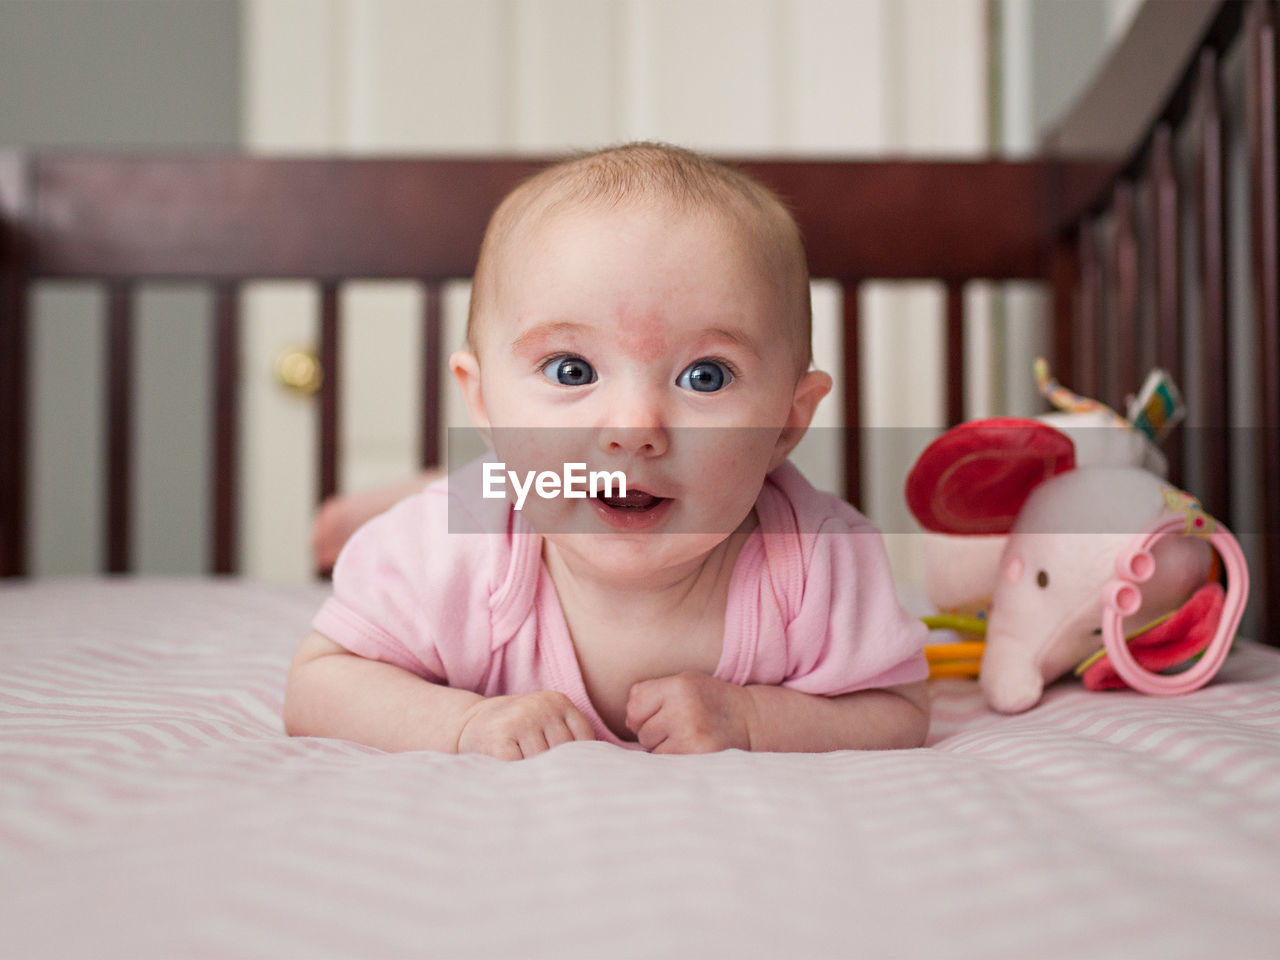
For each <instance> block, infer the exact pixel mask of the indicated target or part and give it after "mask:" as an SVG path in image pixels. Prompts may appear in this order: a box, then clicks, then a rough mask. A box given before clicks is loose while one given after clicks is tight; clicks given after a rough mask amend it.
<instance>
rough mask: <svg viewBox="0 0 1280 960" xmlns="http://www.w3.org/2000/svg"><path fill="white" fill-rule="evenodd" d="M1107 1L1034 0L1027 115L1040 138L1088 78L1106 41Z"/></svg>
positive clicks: (1072, 100) (1079, 91)
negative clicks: (1029, 108)
mask: <svg viewBox="0 0 1280 960" xmlns="http://www.w3.org/2000/svg"><path fill="white" fill-rule="evenodd" d="M1107 26H1108V3H1107V0H1033V2H1032V5H1031V57H1032V61H1031V63H1032V69H1031V114H1032V124H1033V126H1034V128H1035V131H1036V139H1037V140H1039V139H1040V138H1041V137H1042V136H1043V135H1044V133H1045V132H1046V130H1047V129H1048V128H1049V127H1051V126H1052V125H1053V123H1054V122H1055V121H1057V120H1058V118H1060V117H1061V116H1062V115H1063V113H1065V112H1066V111H1067V110H1068V109H1070V107H1071V105H1072V104H1073V103H1074V102H1075V99H1076V97H1077V96H1078V95H1079V94H1080V93H1081V92H1082V89H1083V87H1084V84H1085V82H1086V81H1087V80H1088V79H1089V78H1090V77H1091V76H1092V75H1093V73H1094V71H1095V70H1096V69H1097V67H1098V65H1099V63H1101V61H1102V57H1103V54H1104V53H1105V52H1106V49H1107V45H1108V41H1109V37H1108V30H1107Z"/></svg>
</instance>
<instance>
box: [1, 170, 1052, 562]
mask: <svg viewBox="0 0 1280 960" xmlns="http://www.w3.org/2000/svg"><path fill="white" fill-rule="evenodd" d="M3 162H4V164H5V169H7V170H8V171H9V176H8V177H7V179H6V181H5V182H6V183H7V184H8V186H7V187H6V190H5V199H4V201H3V202H4V204H5V207H4V214H5V225H4V226H5V237H6V239H5V244H6V246H5V251H6V252H5V258H4V267H3V270H4V278H5V279H4V281H3V283H4V284H5V286H4V289H5V290H6V291H7V293H6V300H5V301H4V303H5V307H4V312H3V316H0V329H3V334H2V335H3V337H4V338H5V341H4V342H5V343H6V345H11V347H12V349H6V356H7V357H10V358H12V364H13V366H14V367H15V370H14V374H15V375H14V376H13V377H12V378H11V377H8V376H6V379H5V384H6V387H5V390H6V396H5V397H4V401H5V410H6V413H5V415H4V419H3V430H4V435H3V442H4V447H5V448H6V449H10V450H14V451H16V453H15V455H14V456H13V457H12V458H6V461H5V465H4V467H3V469H0V473H2V474H3V476H4V479H3V483H4V484H5V487H4V489H5V492H6V494H5V504H6V507H5V516H4V523H5V525H4V528H3V529H4V531H5V532H4V538H3V547H4V556H3V560H2V563H3V568H2V569H3V571H4V572H5V573H6V574H9V575H16V574H21V573H22V572H24V571H25V569H26V558H25V530H24V526H23V524H24V519H23V518H24V516H25V507H24V504H25V502H26V490H25V483H26V480H25V476H26V468H25V465H24V459H25V450H26V429H27V428H26V417H27V412H26V386H25V381H24V380H23V376H25V372H24V371H21V370H18V369H17V368H18V367H22V366H23V364H22V363H21V361H20V359H19V358H22V357H23V356H24V355H25V350H26V346H25V338H26V326H27V320H26V297H27V291H28V290H29V288H30V286H31V285H32V284H33V283H35V282H37V281H41V280H58V279H61V280H71V279H74V280H90V281H95V282H98V283H101V284H103V285H104V286H105V287H106V289H107V291H108V295H107V329H108V351H107V360H106V363H107V377H106V383H107V387H106V392H107V395H106V398H105V404H104V408H105V411H106V430H107V436H108V438H109V442H108V444H107V447H108V461H107V471H106V474H107V476H106V482H105V490H104V502H105V515H106V525H107V530H106V535H105V538H104V539H105V544H106V556H105V558H104V568H105V570H106V571H108V572H123V571H127V570H129V569H130V568H131V565H132V564H131V560H132V558H131V550H130V543H129V540H130V534H129V531H130V529H131V526H132V518H131V515H130V514H131V504H132V502H133V494H132V489H133V479H132V477H131V473H130V464H131V455H132V450H131V440H130V438H131V436H132V428H131V420H132V410H133V396H132V389H133V388H132V382H133V376H132V362H131V357H132V355H133V350H134V346H133V341H134V335H133V328H134V310H133V305H134V300H135V295H134V294H135V290H136V288H137V287H138V285H140V284H142V283H144V282H157V281H161V282H163V281H183V282H190V281H196V282H201V283H206V284H208V285H210V286H211V287H212V289H213V291H214V304H215V306H214V312H215V322H214V330H215V334H214V344H213V348H212V355H213V357H214V366H215V375H214V383H215V387H214V395H215V402H214V404H213V408H214V413H213V417H214V424H213V427H212V431H211V435H212V437H213V440H212V443H213V448H214V449H213V463H214V465H215V481H214V487H213V493H212V503H211V507H210V531H211V533H210V540H211V544H212V548H211V550H212V557H211V560H210V569H211V570H212V571H214V572H218V573H226V572H233V571H234V569H235V556H236V541H235V536H236V531H237V529H238V511H237V506H236V493H235V484H234V477H235V476H236V450H237V446H238V433H237V429H238V427H237V424H238V405H237V397H236V393H235V389H236V382H237V379H238V370H237V356H238V352H239V342H240V330H239V327H240V322H241V321H240V318H239V315H238V302H239V298H238V293H239V290H240V288H241V287H242V286H243V285H244V284H245V283H246V282H248V281H250V280H255V279H299V278H301V279H307V280H310V281H312V282H314V283H315V284H316V285H317V286H318V288H319V291H320V304H321V308H320V335H319V353H320V361H321V365H322V367H323V369H324V370H325V377H324V380H323V385H322V387H321V389H320V391H319V394H318V404H319V410H320V415H319V418H318V424H319V427H318V433H319V435H318V437H317V448H318V462H319V471H320V478H319V487H318V489H319V493H320V496H321V497H322V498H323V497H325V496H327V495H329V494H330V493H332V492H334V490H335V489H336V486H337V464H338V458H339V451H338V427H339V424H338V409H339V392H340V390H341V389H342V376H341V370H340V367H339V338H340V336H341V331H342V328H343V318H342V317H341V315H340V299H339V295H338V294H339V290H340V288H341V285H342V284H343V283H345V282H348V281H352V280H362V279H411V280H416V281H418V282H420V283H421V284H422V285H423V286H424V288H425V291H426V296H425V298H424V303H425V308H424V315H423V317H422V324H423V332H424V338H423V339H424V343H425V354H426V355H425V357H424V363H423V369H424V371H425V374H424V375H425V377H426V378H427V383H426V384H425V385H424V391H423V394H424V410H423V413H422V424H423V435H422V441H421V448H422V450H423V460H424V462H425V463H428V464H429V463H431V462H432V460H433V457H434V455H435V451H436V450H437V449H438V447H439V443H438V440H439V415H438V407H439V391H440V384H439V369H440V353H439V352H440V287H441V284H442V283H443V282H444V281H446V280H448V279H450V278H457V277H466V276H468V275H469V274H470V272H471V269H472V267H473V265H474V262H475V257H476V252H477V249H478V247H479V242H480V238H481V236H482V234H483V229H484V226H485V223H486V222H487V219H488V215H489V213H490V212H491V210H492V208H493V207H494V206H495V205H496V204H497V202H498V201H499V200H500V199H501V197H502V196H503V195H504V194H505V193H506V192H507V191H508V190H509V189H510V188H511V187H512V186H513V185H514V184H515V183H517V182H518V181H519V180H520V179H522V178H524V177H526V176H528V175H529V174H530V173H531V172H533V171H534V170H536V169H538V167H539V161H537V160H531V159H493V158H487V159H482V158H451V159H325V158H289V159H281V158H251V157H243V156H169V157H156V156H128V155H82V154H35V155H19V154H10V155H9V156H8V157H6V158H5V159H4V161H3ZM734 162H736V163H739V164H741V165H742V166H743V167H745V168H746V169H748V170H749V171H750V172H752V173H753V174H755V175H756V176H757V177H759V178H760V179H761V180H763V181H765V182H766V183H768V184H769V185H771V186H772V187H773V188H774V189H775V190H777V191H778V192H779V194H781V195H782V196H783V197H784V198H785V199H786V200H787V202H788V203H789V205H790V206H791V207H792V209H793V210H794V212H795V214H796V217H797V219H798V221H799V223H800V226H801V229H802V231H803V233H804V235H805V239H806V246H807V249H808V253H809V259H810V267H811V271H812V273H813V275H814V276H815V277H818V278H827V279H832V280H836V281H839V282H840V283H841V284H842V286H843V289H844V294H843V297H844V308H843V315H844V338H845V347H846V349H845V367H846V373H847V374H848V375H850V377H851V378H852V377H853V375H855V374H856V370H857V365H858V362H859V360H858V354H857V349H856V345H857V340H858V336H857V334H858V327H859V317H858V306H857V305H858V291H859V288H860V285H861V284H863V283H865V282H867V281H870V280H879V279H937V280H941V281H942V282H943V283H945V284H946V287H947V291H948V292H947V330H948V343H949V349H948V354H947V355H948V360H947V366H948V371H949V376H948V380H949V384H950V386H949V393H948V415H949V418H950V419H951V420H952V421H958V420H959V419H960V418H961V415H962V410H961V404H962V397H963V384H962V377H963V369H964V362H965V361H964V348H963V336H962V327H963V319H964V317H963V296H962V294H963V288H964V284H965V283H966V282H967V281H968V280H970V279H974V278H983V279H1028V278H1036V277H1039V276H1041V275H1042V274H1043V272H1044V271H1043V262H1044V258H1045V253H1044V250H1043V249H1042V246H1041V244H1040V237H1041V236H1042V235H1043V222H1044V211H1043V210H1042V202H1043V194H1044V189H1043V184H1044V182H1045V179H1046V176H1047V170H1046V168H1045V166H1044V165H1043V164H1040V163H1037V162H998V161H980V162H954V161H922V160H904V161H886V160H880V161H874V162H870V161H796V160H767V159H736V160H734ZM851 382H854V381H852V380H851ZM845 404H846V406H845V411H844V413H845V422H846V423H848V424H858V423H859V422H860V420H861V414H860V411H859V405H858V395H857V391H856V390H851V391H846V399H845ZM850 437H851V439H850V442H848V443H847V444H846V450H845V464H846V488H847V492H848V494H849V495H850V496H851V498H855V499H856V498H857V496H858V492H859V487H860V476H859V470H860V467H859V451H858V444H857V441H856V431H853V432H852V433H851V434H850Z"/></svg>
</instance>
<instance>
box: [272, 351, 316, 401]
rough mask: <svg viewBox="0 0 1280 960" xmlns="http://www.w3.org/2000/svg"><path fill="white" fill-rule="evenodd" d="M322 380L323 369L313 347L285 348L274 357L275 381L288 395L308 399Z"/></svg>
mask: <svg viewBox="0 0 1280 960" xmlns="http://www.w3.org/2000/svg"><path fill="white" fill-rule="evenodd" d="M323 380H324V368H323V367H322V366H320V358H319V357H318V356H317V355H316V351H315V348H313V347H286V348H285V349H284V350H282V351H280V354H279V355H278V356H277V357H276V381H277V382H278V383H279V384H280V386H282V387H284V388H285V389H286V390H288V391H289V392H290V393H296V394H298V395H299V396H303V397H309V396H311V395H312V394H313V393H315V392H316V391H317V390H319V389H320V384H321V382H322V381H323Z"/></svg>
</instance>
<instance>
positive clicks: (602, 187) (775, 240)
mask: <svg viewBox="0 0 1280 960" xmlns="http://www.w3.org/2000/svg"><path fill="white" fill-rule="evenodd" d="M630 204H643V205H650V206H662V205H666V206H669V207H670V208H671V209H672V210H673V211H675V212H676V213H677V214H678V213H683V212H690V213H709V214H712V215H715V216H720V217H724V218H727V219H728V220H729V221H730V222H731V223H733V224H734V226H735V227H736V228H738V229H739V232H740V235H741V236H743V237H744V238H746V239H747V240H748V241H749V242H752V243H754V245H755V246H756V247H757V250H756V251H754V252H755V253H757V254H758V256H759V257H760V261H761V263H762V265H763V266H764V268H765V269H766V270H767V271H768V272H769V273H770V274H771V276H772V278H773V280H774V281H775V283H776V284H777V285H778V290H779V295H780V301H781V302H782V303H783V304H785V305H786V312H787V314H788V315H787V316H786V317H783V318H780V320H781V322H783V323H785V324H786V325H787V327H788V328H789V329H788V334H789V339H790V340H791V343H792V346H793V353H794V355H795V360H796V368H797V374H796V375H797V376H799V375H800V374H801V373H803V372H804V371H805V370H807V369H808V368H809V364H810V361H811V359H812V346H811V329H812V312H811V308H810V303H809V268H808V265H807V263H806V261H805V253H804V243H803V241H802V239H801V237H800V229H799V227H798V226H797V225H796V222H795V219H794V218H793V217H792V216H791V213H790V211H788V210H787V208H786V207H785V206H784V205H783V203H782V201H781V200H780V199H779V198H778V197H777V195H775V194H774V193H773V192H772V191H771V190H769V189H768V188H767V187H765V186H764V185H763V184H761V183H759V182H758V181H756V180H754V179H752V178H751V177H749V176H747V175H746V174H745V173H743V172H742V171H740V170H737V169H735V168H734V167H731V166H729V165H727V164H724V163H720V162H718V161H716V160H712V159H710V158H709V157H705V156H703V155H701V154H698V153H694V152H693V151H691V150H686V149H684V148H681V147H676V146H672V145H670V144H665V143H654V142H639V143H628V144H624V145H621V146H615V147H608V148H605V149H603V150H597V151H594V152H591V153H584V154H579V155H576V156H573V157H570V158H569V159H566V160H563V161H561V162H559V163H556V164H553V165H552V166H549V167H547V168H545V169H543V170H541V171H540V172H538V173H536V174H534V175H533V176H532V177H530V178H529V179H527V180H525V181H524V182H523V183H522V184H520V185H519V186H518V187H516V188H515V189H514V190H513V191H512V192H511V193H509V194H508V195H507V197H506V199H504V200H503V201H502V203H500V204H499V205H498V208H497V210H495V211H494V213H493V216H492V217H491V218H490V220H489V226H488V228H487V229H486V230H485V235H484V241H483V242H482V243H481V245H480V256H479V259H478V260H477V263H476V270H475V276H474V278H473V284H472V291H471V308H470V313H469V314H468V316H467V344H468V346H469V347H470V349H471V350H472V351H477V348H478V343H477V336H476V333H477V331H478V330H479V328H480V326H481V324H482V323H483V322H484V317H485V316H486V314H487V313H488V312H489V311H490V310H491V309H492V306H493V303H494V302H495V300H496V299H497V291H498V287H499V285H500V283H501V273H502V260H503V254H504V253H505V252H506V250H507V249H508V247H510V246H512V244H513V241H515V240H517V239H518V238H519V235H520V233H521V232H522V231H523V230H524V229H527V228H528V227H530V226H533V225H536V224H537V223H538V222H539V220H540V219H541V218H542V217H545V216H547V215H549V214H551V213H553V212H556V211H558V210H561V209H564V208H571V207H579V208H584V209H590V208H592V207H598V208H601V209H609V208H619V207H625V206H627V205H630Z"/></svg>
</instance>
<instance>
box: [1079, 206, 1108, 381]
mask: <svg viewBox="0 0 1280 960" xmlns="http://www.w3.org/2000/svg"><path fill="white" fill-rule="evenodd" d="M1079 245H1080V297H1079V301H1078V305H1077V306H1078V311H1079V313H1078V321H1079V325H1078V327H1077V329H1076V338H1075V339H1076V347H1075V349H1076V355H1075V365H1076V373H1077V380H1078V381H1079V386H1078V387H1074V388H1073V389H1075V390H1076V391H1077V392H1079V393H1082V394H1084V395H1085V396H1087V397H1096V396H1098V394H1099V393H1100V390H1099V386H1100V379H1101V378H1100V376H1099V369H1100V364H1099V353H1100V338H1099V336H1098V332H1099V326H1100V318H1099V304H1098V296H1099V294H1100V293H1101V290H1102V278H1101V276H1100V274H1101V272H1102V271H1101V267H1100V264H1099V263H1098V241H1097V237H1096V235H1095V232H1094V226H1093V224H1092V223H1091V222H1090V221H1089V220H1087V219H1086V220H1084V221H1083V222H1082V223H1081V224H1080V238H1079Z"/></svg>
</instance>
